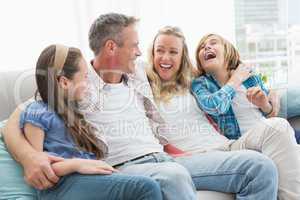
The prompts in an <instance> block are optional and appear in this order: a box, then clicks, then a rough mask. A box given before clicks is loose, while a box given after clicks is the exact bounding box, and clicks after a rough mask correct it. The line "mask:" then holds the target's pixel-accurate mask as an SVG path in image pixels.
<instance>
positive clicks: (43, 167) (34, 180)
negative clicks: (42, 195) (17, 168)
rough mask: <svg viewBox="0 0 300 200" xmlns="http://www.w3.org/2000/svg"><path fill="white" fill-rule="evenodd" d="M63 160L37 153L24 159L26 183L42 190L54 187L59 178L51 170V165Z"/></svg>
mask: <svg viewBox="0 0 300 200" xmlns="http://www.w3.org/2000/svg"><path fill="white" fill-rule="evenodd" d="M62 160H63V158H60V157H55V156H51V155H49V154H47V153H44V152H35V153H33V154H30V155H28V156H27V158H24V159H23V162H22V165H23V167H24V176H25V177H24V178H25V181H26V182H27V183H28V184H29V185H31V186H33V187H34V188H36V189H39V190H42V189H47V188H50V187H52V186H54V184H55V183H57V182H58V180H59V177H58V176H56V174H55V173H54V171H53V170H52V168H51V163H55V162H59V161H62Z"/></svg>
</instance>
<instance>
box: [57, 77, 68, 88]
mask: <svg viewBox="0 0 300 200" xmlns="http://www.w3.org/2000/svg"><path fill="white" fill-rule="evenodd" d="M57 81H58V85H59V86H60V87H61V88H62V89H64V90H66V89H68V88H69V85H70V81H69V79H67V78H66V77H65V76H60V77H58V80H57Z"/></svg>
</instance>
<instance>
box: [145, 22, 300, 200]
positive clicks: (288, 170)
mask: <svg viewBox="0 0 300 200" xmlns="http://www.w3.org/2000/svg"><path fill="white" fill-rule="evenodd" d="M175 49H177V52H178V53H174V50H175ZM188 60H189V58H188V53H187V48H186V44H185V39H184V36H183V35H182V33H181V31H180V30H179V29H178V28H174V27H166V28H163V29H161V30H160V31H159V32H158V34H157V36H156V37H155V39H154V42H153V45H152V49H151V51H150V66H149V69H148V77H149V80H150V84H151V87H152V90H153V94H154V97H155V99H156V102H157V105H158V107H159V109H160V112H161V114H162V116H163V117H164V119H165V121H166V123H167V127H168V128H169V130H170V131H165V135H164V136H165V137H167V139H168V140H169V141H170V143H172V144H174V145H175V146H177V147H178V148H180V149H182V150H184V151H186V152H190V153H192V156H191V158H190V159H189V161H187V160H188V159H186V158H184V159H183V158H177V160H178V162H180V163H181V164H183V165H184V166H186V167H187V168H188V169H189V170H190V172H191V174H192V177H201V178H199V180H198V179H194V181H195V180H196V182H195V185H196V186H197V185H198V186H199V187H198V189H209V190H217V191H221V192H228V190H227V189H228V188H231V192H233V193H236V198H237V199H241V198H244V197H245V196H244V195H245V194H244V193H243V194H241V193H240V192H241V190H234V189H235V188H234V187H233V186H232V185H234V186H238V185H244V183H245V182H243V179H240V178H241V177H243V176H241V174H244V175H246V174H247V175H250V176H252V175H253V174H252V173H254V174H256V173H260V172H261V170H260V169H256V170H254V171H255V172H254V171H253V172H251V171H250V172H247V173H244V172H242V171H241V170H244V169H243V166H244V165H242V164H241V163H243V162H245V160H246V159H247V158H249V157H248V155H249V154H251V153H254V152H253V151H249V150H246V149H250V150H255V151H257V152H255V153H256V154H252V156H253V157H252V161H253V162H254V164H253V163H252V165H254V166H255V164H257V165H259V164H265V163H266V161H262V160H260V159H261V158H260V157H259V156H262V157H263V158H264V159H267V158H270V159H272V160H273V161H274V163H275V165H276V167H277V168H278V170H279V194H278V196H279V198H280V199H298V197H299V191H298V190H299V189H300V187H299V180H300V179H299V170H298V169H300V168H299V158H298V156H297V154H296V149H295V148H294V147H295V145H294V142H293V139H292V133H293V132H292V129H291V127H290V126H288V124H287V123H286V122H285V121H284V120H281V119H278V118H273V119H269V123H267V124H264V123H262V124H259V125H257V126H256V129H255V130H256V131H255V133H248V134H246V135H245V136H243V137H242V138H240V139H238V140H236V141H235V140H229V139H227V138H226V137H224V136H223V135H221V134H219V133H218V132H217V131H216V129H214V127H213V126H212V125H211V124H210V122H209V121H208V119H207V118H206V115H205V114H204V112H202V111H201V110H200V109H199V107H198V105H197V102H196V100H195V98H194V97H193V95H192V94H191V92H190V86H191V79H192V77H193V76H197V74H195V73H192V71H193V70H192V69H193V68H192V66H191V64H190V62H189V61H188ZM187 61H188V62H187ZM199 96H201V94H200V93H199ZM284 131H288V134H282V133H283V132H284ZM247 135H248V137H247ZM281 143H284V144H285V145H284V146H281ZM233 150H235V151H233ZM258 152H261V153H262V154H259V153H258ZM276 155H279V157H276ZM287 161H288V162H287ZM289 162H293V164H292V165H290V166H288V163H289ZM254 168H256V167H254ZM252 169H253V168H252ZM237 174H239V175H237ZM264 175H266V174H264ZM268 176H271V177H272V178H273V179H271V180H268V181H267V182H268V183H266V182H264V181H263V180H265V177H263V178H261V179H260V180H259V181H257V182H256V181H254V182H251V184H253V183H257V184H258V185H256V184H253V185H251V188H252V189H251V190H250V191H254V190H255V191H256V190H260V189H259V188H262V187H261V185H264V184H270V185H273V186H274V187H273V188H275V190H277V187H276V186H275V185H276V184H277V174H272V175H270V174H269V175H268ZM213 177H215V178H216V179H217V180H218V181H213V180H214V178H213ZM237 177H239V178H237ZM226 178H227V179H226ZM269 178H270V177H269ZM198 181H199V182H198ZM261 181H262V182H261ZM261 192H263V191H261ZM270 194H272V195H270ZM263 195H267V196H263ZM246 199H248V197H247V198H246ZM250 199H277V194H276V192H272V193H268V194H266V193H263V194H260V195H258V196H256V195H255V194H254V195H253V196H251V198H250Z"/></svg>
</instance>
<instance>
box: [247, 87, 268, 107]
mask: <svg viewBox="0 0 300 200" xmlns="http://www.w3.org/2000/svg"><path fill="white" fill-rule="evenodd" d="M247 99H248V100H249V101H250V102H251V103H252V104H254V105H256V106H257V107H258V108H260V109H261V110H262V111H263V112H264V113H270V112H271V111H272V105H271V104H270V102H269V99H268V96H267V95H266V94H265V93H264V91H263V90H262V89H261V88H260V87H251V88H249V89H248V90H247Z"/></svg>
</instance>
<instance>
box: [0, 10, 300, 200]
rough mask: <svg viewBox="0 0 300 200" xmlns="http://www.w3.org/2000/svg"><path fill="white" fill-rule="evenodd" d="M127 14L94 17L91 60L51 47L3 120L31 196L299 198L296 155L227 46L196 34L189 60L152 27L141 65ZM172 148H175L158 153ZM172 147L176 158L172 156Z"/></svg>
mask: <svg viewBox="0 0 300 200" xmlns="http://www.w3.org/2000/svg"><path fill="white" fill-rule="evenodd" d="M137 22H138V20H137V19H136V18H135V17H131V16H126V15H123V14H117V13H109V14H103V15H100V16H99V17H98V18H97V19H96V20H95V21H94V22H93V24H92V26H91V28H90V31H89V45H90V48H91V50H92V51H93V52H94V56H95V57H94V59H93V60H92V61H91V62H90V63H87V62H86V60H85V59H84V58H83V56H82V54H81V52H80V50H79V49H77V48H73V47H66V46H64V45H58V44H57V45H50V46H49V47H47V48H45V49H44V50H43V51H42V53H41V55H40V56H39V58H38V61H37V64H36V83H37V94H36V96H35V100H34V101H28V102H26V103H24V104H23V105H21V106H19V107H18V108H17V109H16V110H15V111H14V113H13V114H12V115H11V117H10V118H9V120H8V122H7V125H6V127H5V131H4V139H5V142H6V144H7V147H8V149H9V150H10V152H11V154H12V155H13V156H14V158H15V159H16V160H17V161H18V162H19V163H20V164H21V165H22V166H23V168H24V174H25V179H26V181H27V183H28V184H30V185H31V186H33V187H34V188H36V189H37V191H38V197H39V198H40V199H66V200H69V199H74V200H79V199H90V200H92V199H105V200H109V199H111V200H113V199H123V200H130V199H136V200H150V199H153V200H160V199H165V200H177V199H178V200H193V199H197V196H196V191H197V190H213V191H219V192H225V193H234V194H235V196H236V199H237V200H253V199H255V200H260V199H261V200H266V199H268V200H275V199H277V198H278V199H282V200H296V199H300V154H299V147H298V145H297V144H296V141H295V138H294V131H293V129H292V128H291V126H290V125H289V123H288V122H287V121H286V120H284V119H281V118H277V117H274V116H276V114H277V112H278V106H277V103H276V102H277V101H276V94H275V93H274V92H272V91H269V90H268V89H267V88H266V87H265V86H264V85H263V82H262V81H261V79H260V77H259V76H256V75H255V74H253V72H251V68H250V67H248V66H247V65H244V64H242V62H241V61H240V58H239V54H238V52H237V50H236V49H235V48H234V46H233V45H232V44H231V43H229V42H228V41H227V40H225V39H224V38H222V37H221V36H219V35H216V34H209V35H206V36H204V37H203V38H202V39H201V40H200V42H199V44H198V48H197V51H196V61H197V69H196V68H194V67H193V66H192V64H191V61H190V58H189V53H188V49H187V45H186V41H185V37H184V35H183V34H182V32H181V31H180V29H178V28H176V27H169V26H167V27H164V28H162V29H160V30H159V31H158V33H157V34H156V36H155V38H154V40H153V43H152V45H151V49H150V51H149V62H148V64H147V65H146V66H141V65H137V64H136V63H135V60H136V58H137V57H138V56H140V55H141V52H140V49H139V46H138V45H139V41H138V34H137V30H136V23H137ZM170 147H171V148H173V149H175V150H176V152H177V153H174V151H173V152H169V150H168V149H170ZM178 152H180V153H178Z"/></svg>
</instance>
